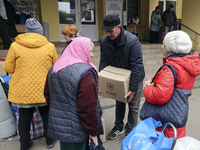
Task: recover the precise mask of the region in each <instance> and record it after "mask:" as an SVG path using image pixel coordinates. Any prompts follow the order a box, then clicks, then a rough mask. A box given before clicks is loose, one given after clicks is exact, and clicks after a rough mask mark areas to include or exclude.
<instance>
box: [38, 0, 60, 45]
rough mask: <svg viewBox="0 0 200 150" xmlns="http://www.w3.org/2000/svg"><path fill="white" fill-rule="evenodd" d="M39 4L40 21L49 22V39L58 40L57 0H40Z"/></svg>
mask: <svg viewBox="0 0 200 150" xmlns="http://www.w3.org/2000/svg"><path fill="white" fill-rule="evenodd" d="M40 6H41V22H46V23H48V24H49V40H50V41H51V42H56V41H60V35H59V18H58V1H57V0H40Z"/></svg>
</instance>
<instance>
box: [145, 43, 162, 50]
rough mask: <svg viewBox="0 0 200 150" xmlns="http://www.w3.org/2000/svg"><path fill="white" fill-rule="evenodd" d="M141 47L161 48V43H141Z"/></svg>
mask: <svg viewBox="0 0 200 150" xmlns="http://www.w3.org/2000/svg"><path fill="white" fill-rule="evenodd" d="M141 46H142V49H161V46H162V44H141Z"/></svg>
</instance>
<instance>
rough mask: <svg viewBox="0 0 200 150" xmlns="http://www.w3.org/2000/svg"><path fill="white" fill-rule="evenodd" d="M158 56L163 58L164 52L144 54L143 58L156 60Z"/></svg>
mask: <svg viewBox="0 0 200 150" xmlns="http://www.w3.org/2000/svg"><path fill="white" fill-rule="evenodd" d="M157 58H159V59H162V58H163V54H159V53H158V54H156V53H155V54H145V55H143V59H144V60H149V59H151V61H152V60H154V59H157Z"/></svg>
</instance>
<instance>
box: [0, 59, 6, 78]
mask: <svg viewBox="0 0 200 150" xmlns="http://www.w3.org/2000/svg"><path fill="white" fill-rule="evenodd" d="M4 62H5V61H2V60H0V75H6V72H5V71H4V69H3V64H4Z"/></svg>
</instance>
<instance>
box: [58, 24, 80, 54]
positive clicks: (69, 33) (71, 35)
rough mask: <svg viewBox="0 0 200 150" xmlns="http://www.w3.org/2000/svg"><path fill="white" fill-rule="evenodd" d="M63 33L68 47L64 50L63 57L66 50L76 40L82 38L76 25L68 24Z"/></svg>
mask: <svg viewBox="0 0 200 150" xmlns="http://www.w3.org/2000/svg"><path fill="white" fill-rule="evenodd" d="M61 33H62V34H63V36H64V38H65V40H66V43H67V44H66V46H65V48H64V49H63V50H62V52H61V55H62V54H63V52H64V50H65V49H66V47H67V46H68V45H69V44H70V43H71V42H72V41H73V40H74V39H75V38H76V37H79V36H81V34H80V33H79V32H78V29H77V28H76V26H75V25H73V24H67V25H66V26H64V27H63V28H62V30H61Z"/></svg>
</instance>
